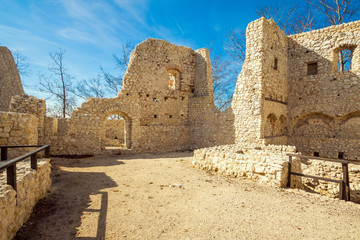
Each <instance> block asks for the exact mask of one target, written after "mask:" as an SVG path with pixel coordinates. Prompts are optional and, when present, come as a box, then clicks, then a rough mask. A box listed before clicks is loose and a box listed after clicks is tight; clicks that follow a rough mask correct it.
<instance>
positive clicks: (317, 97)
mask: <svg viewBox="0 0 360 240" xmlns="http://www.w3.org/2000/svg"><path fill="white" fill-rule="evenodd" d="M359 36H360V21H357V22H352V23H346V24H342V25H337V26H332V27H328V28H324V29H320V30H315V31H311V32H307V33H302V34H297V35H293V36H290V37H289V55H288V59H289V60H288V61H289V67H288V76H289V77H288V82H289V103H288V104H289V105H288V106H289V113H288V116H289V118H290V119H291V121H290V122H289V130H290V132H289V144H291V145H294V146H296V147H297V149H298V150H299V151H301V152H303V153H306V154H311V155H312V154H313V153H314V152H318V153H319V155H320V156H327V157H335V158H337V157H338V155H339V153H342V155H344V157H346V158H352V159H360V151H359V149H360V138H359V136H360V98H359V96H360V76H359V74H360V48H359V45H360V37H359ZM342 49H351V51H352V59H351V70H350V71H340V72H339V67H338V58H339V57H338V53H339V51H340V50H342ZM311 68H314V70H313V71H311Z"/></svg>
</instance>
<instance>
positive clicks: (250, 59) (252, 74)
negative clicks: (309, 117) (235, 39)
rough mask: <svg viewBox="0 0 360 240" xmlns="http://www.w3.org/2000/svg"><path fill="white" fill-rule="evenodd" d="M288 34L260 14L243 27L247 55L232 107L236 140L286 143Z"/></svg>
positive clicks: (259, 142) (238, 141)
mask: <svg viewBox="0 0 360 240" xmlns="http://www.w3.org/2000/svg"><path fill="white" fill-rule="evenodd" d="M287 48H288V44H287V37H286V35H285V34H284V33H283V32H282V31H281V30H280V29H279V27H278V26H277V25H276V24H275V23H274V21H272V20H270V21H268V20H266V19H265V18H260V19H258V20H256V21H254V22H251V23H250V24H249V25H248V27H247V31H246V59H245V61H244V64H243V67H242V71H241V73H240V74H239V77H238V80H237V85H236V90H235V93H234V98H233V103H232V105H231V108H232V109H233V111H234V114H235V128H236V143H244V142H246V143H257V144H264V143H276V144H286V137H284V136H286V134H285V132H286V131H285V126H286V125H287V120H286V118H287V117H286V116H287V107H286V101H287V94H288V93H287Z"/></svg>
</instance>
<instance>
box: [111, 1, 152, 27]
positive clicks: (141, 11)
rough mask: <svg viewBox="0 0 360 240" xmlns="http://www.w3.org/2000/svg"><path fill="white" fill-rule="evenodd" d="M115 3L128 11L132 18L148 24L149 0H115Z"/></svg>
mask: <svg viewBox="0 0 360 240" xmlns="http://www.w3.org/2000/svg"><path fill="white" fill-rule="evenodd" d="M114 1H115V3H116V4H117V5H118V6H119V7H120V8H121V9H123V10H125V12H126V13H128V14H129V15H130V17H131V19H133V20H136V21H137V22H139V23H141V24H145V25H146V8H147V5H148V1H147V0H114Z"/></svg>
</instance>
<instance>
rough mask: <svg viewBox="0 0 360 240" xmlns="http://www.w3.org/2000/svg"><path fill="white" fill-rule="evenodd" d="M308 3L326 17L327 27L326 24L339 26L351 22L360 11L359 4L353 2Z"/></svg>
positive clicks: (325, 0)
mask: <svg viewBox="0 0 360 240" xmlns="http://www.w3.org/2000/svg"><path fill="white" fill-rule="evenodd" d="M306 2H307V3H308V4H310V5H311V6H312V8H313V9H314V10H315V11H316V12H318V13H320V14H322V15H323V16H324V17H325V19H326V21H325V24H324V25H325V26H326V23H327V24H328V25H338V24H342V23H345V22H348V21H351V20H352V19H353V17H354V16H356V15H357V14H358V12H359V9H360V7H359V2H355V1H353V2H351V0H306ZM354 2H355V3H354Z"/></svg>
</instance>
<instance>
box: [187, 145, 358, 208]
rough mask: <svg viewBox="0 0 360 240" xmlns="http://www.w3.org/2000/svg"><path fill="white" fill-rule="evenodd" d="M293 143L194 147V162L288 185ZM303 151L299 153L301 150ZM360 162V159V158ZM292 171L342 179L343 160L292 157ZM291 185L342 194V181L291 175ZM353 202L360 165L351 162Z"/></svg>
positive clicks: (219, 169) (332, 195) (356, 199)
mask: <svg viewBox="0 0 360 240" xmlns="http://www.w3.org/2000/svg"><path fill="white" fill-rule="evenodd" d="M295 152H296V149H295V147H292V146H281V145H267V146H255V145H254V146H240V145H224V146H217V147H211V148H202V149H198V150H195V152H194V161H193V165H194V166H196V167H199V168H200V169H204V170H207V171H214V172H218V173H220V174H224V175H228V176H233V177H237V176H244V177H247V178H249V179H251V180H254V181H257V182H260V183H265V184H270V185H275V186H278V187H285V186H286V184H287V176H288V161H289V157H288V156H287V154H288V153H295ZM299 154H300V153H299ZM359 163H360V161H359ZM292 171H293V172H298V173H303V174H307V175H313V176H319V177H324V178H330V179H342V166H341V164H340V163H332V162H324V161H317V160H300V159H298V158H293V164H292ZM291 179H292V184H291V186H292V187H296V188H300V189H304V190H307V191H310V192H316V193H320V194H324V195H327V196H329V197H334V198H336V197H338V196H339V184H336V183H332V182H327V181H318V180H315V179H311V178H301V177H295V176H292V178H291ZM349 179H350V193H351V201H354V202H360V165H354V164H349Z"/></svg>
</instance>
